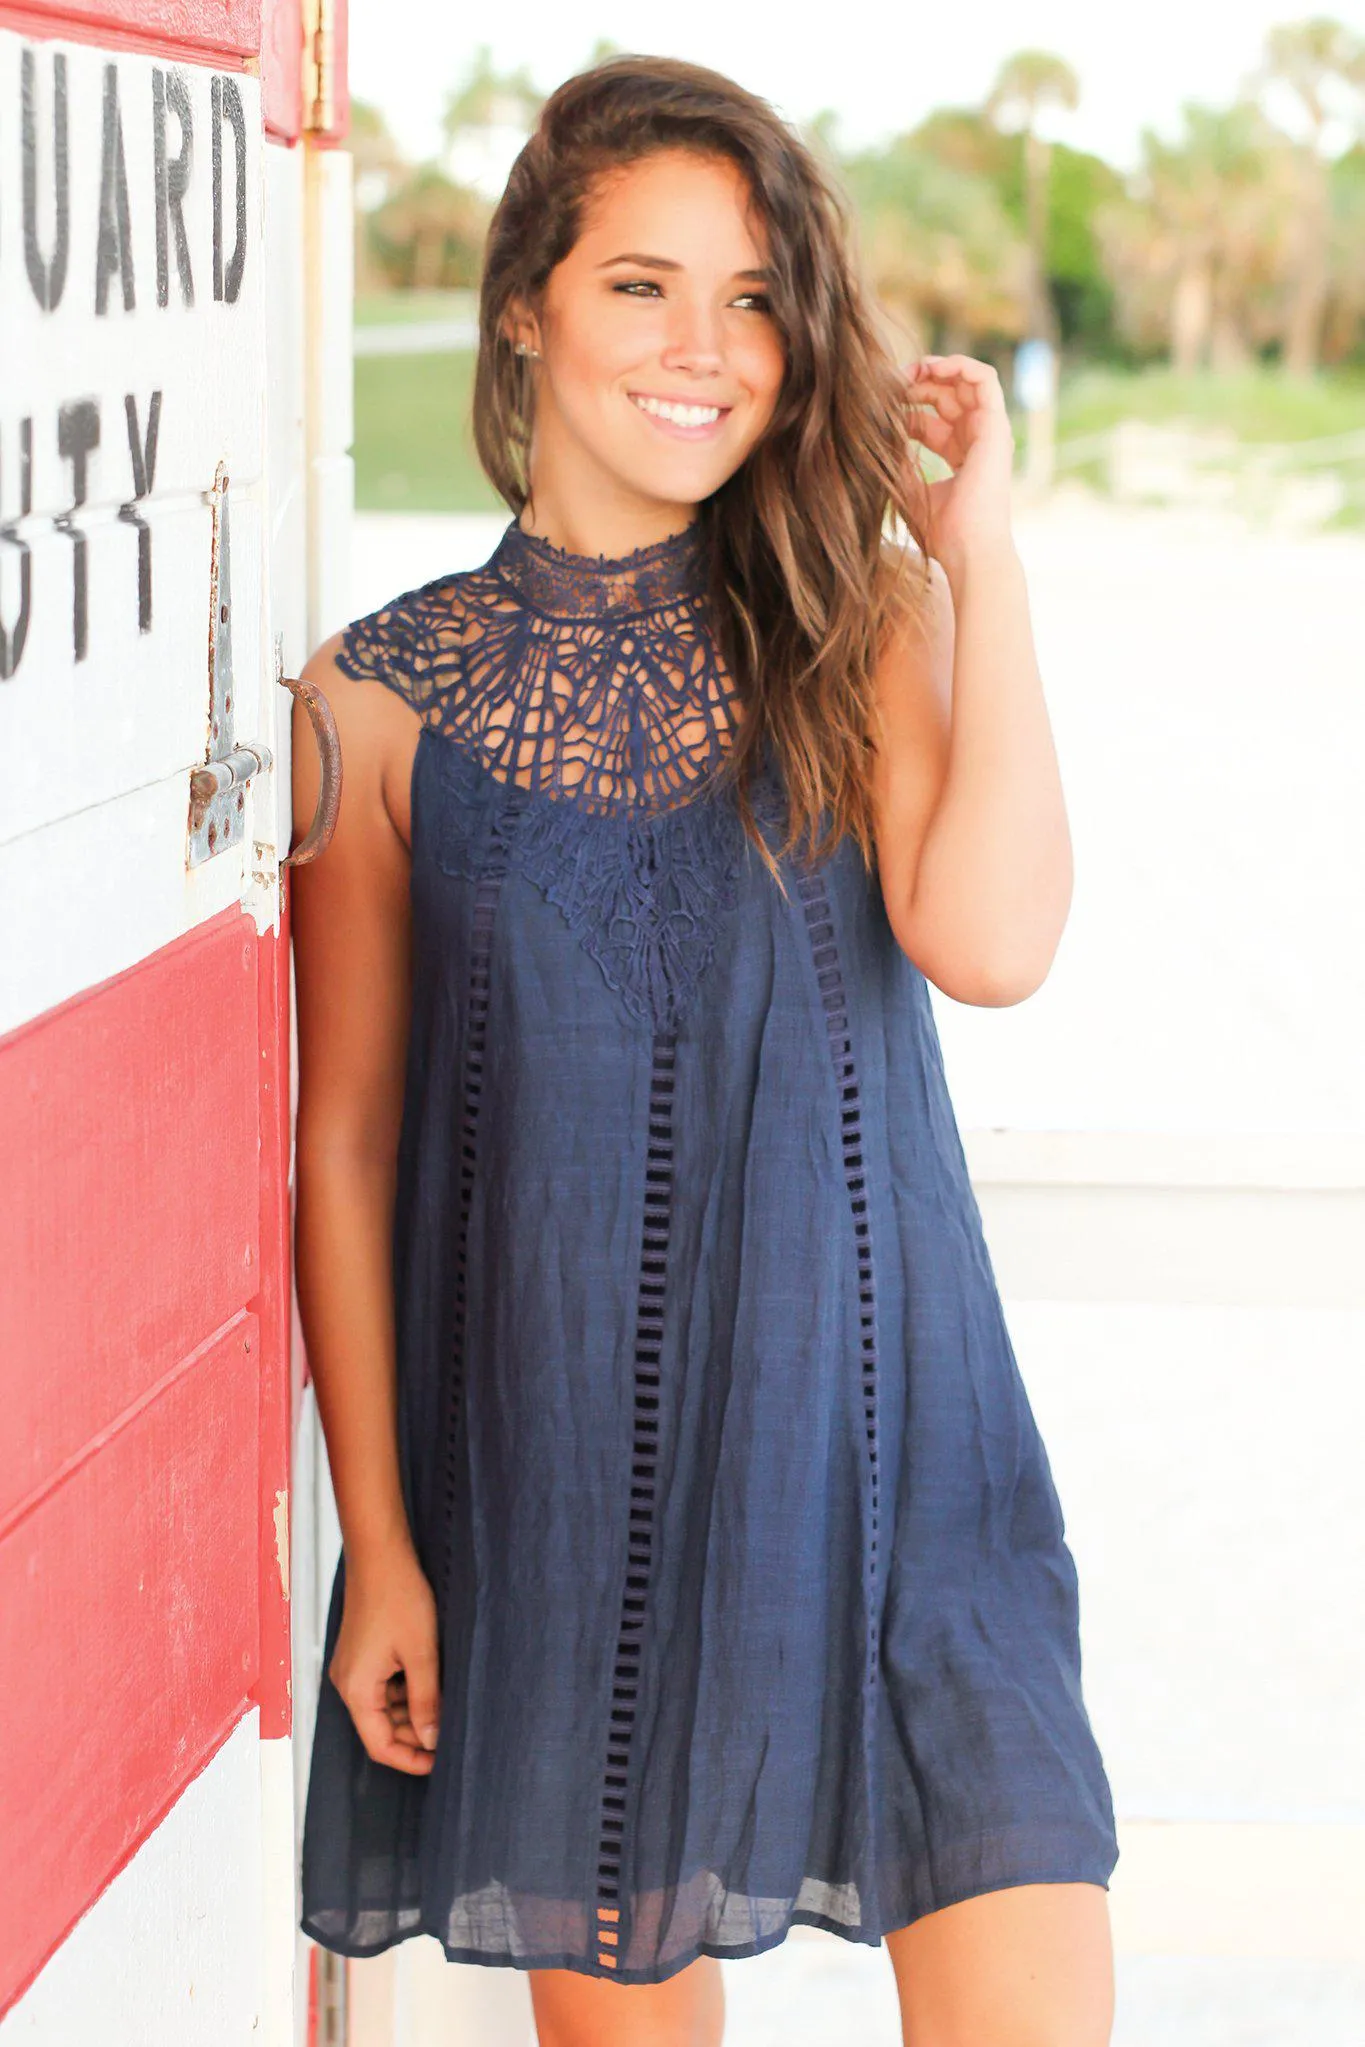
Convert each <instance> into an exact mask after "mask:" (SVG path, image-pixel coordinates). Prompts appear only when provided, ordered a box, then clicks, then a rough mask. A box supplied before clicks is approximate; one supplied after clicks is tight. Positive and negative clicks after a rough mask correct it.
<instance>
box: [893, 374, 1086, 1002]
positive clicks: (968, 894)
mask: <svg viewBox="0 0 1365 2047" xmlns="http://www.w3.org/2000/svg"><path fill="white" fill-rule="evenodd" d="M915 370H916V374H915V376H914V380H913V382H912V391H913V393H914V395H915V396H916V397H919V398H923V399H925V400H927V401H929V402H932V404H933V405H934V407H935V408H936V411H935V412H934V413H930V412H928V411H925V412H924V413H923V414H922V415H921V424H920V428H919V438H920V439H921V440H922V441H923V442H924V445H925V446H926V447H929V448H932V449H933V450H934V452H935V453H937V454H940V455H942V456H943V457H944V459H945V460H946V461H948V462H949V463H951V464H952V467H953V474H952V476H951V477H949V478H946V479H945V480H943V481H942V482H935V483H931V484H930V485H929V497H930V512H931V527H930V534H929V550H930V553H931V554H932V556H933V557H934V558H935V560H936V561H937V563H938V564H939V567H940V569H941V571H942V573H941V575H939V574H935V577H934V583H935V590H936V600H937V601H936V613H935V617H934V620H933V621H932V630H931V631H930V632H929V633H928V634H921V633H917V632H914V631H910V630H906V629H901V630H898V631H895V632H893V633H891V634H890V635H889V636H888V639H887V643H886V647H885V650H884V654H883V658H882V661H881V663H880V666H879V672H878V685H877V697H878V709H879V711H880V714H881V729H882V734H883V740H882V747H881V757H880V759H879V763H878V770H877V777H876V794H875V797H874V804H875V808H876V812H877V827H876V836H877V857H878V866H879V870H880V873H881V878H882V893H883V897H884V899H885V902H886V908H887V914H888V917H889V919H890V921H891V925H892V928H893V930H894V932H895V934H896V938H897V941H898V943H899V944H900V945H901V946H902V948H903V949H904V950H905V952H906V953H908V954H909V956H910V957H911V958H912V959H913V960H914V961H915V962H916V964H917V965H918V966H920V967H921V968H922V970H923V971H924V972H925V973H926V974H927V975H928V976H929V978H930V979H931V980H932V981H933V982H934V984H935V985H936V986H937V987H939V988H941V989H943V991H944V993H945V994H948V995H950V996H952V997H954V999H956V1000H957V1001H960V1002H971V1003H978V1004H989V1005H1003V1004H1008V1003H1014V1002H1022V1001H1023V1000H1024V998H1025V997H1026V996H1028V995H1031V994H1032V993H1033V992H1034V990H1035V989H1036V988H1038V987H1039V986H1040V985H1041V983H1042V982H1043V981H1044V980H1045V979H1046V977H1047V973H1048V969H1049V968H1050V966H1051V964H1052V959H1053V956H1054V954H1055V952H1056V949H1057V945H1058V942H1059V940H1060V938H1061V935H1062V930H1063V928H1064V926H1065V923H1066V919H1067V914H1068V911H1069V909H1070V905H1071V890H1072V858H1071V837H1070V831H1069V828H1068V824H1067V817H1066V806H1065V802H1064V799H1063V795H1062V786H1061V776H1060V772H1059V769H1058V764H1057V755H1056V749H1055V747H1054V745H1053V739H1052V729H1051V724H1050V721H1049V719H1048V713H1047V706H1046V703H1045V702H1044V698H1043V686H1042V678H1041V676H1040V675H1039V672H1038V661H1037V656H1036V653H1035V651H1034V645H1033V627H1032V620H1031V618H1030V615H1029V601H1028V589H1027V585H1026V582H1025V578H1024V568H1023V563H1022V562H1021V560H1020V558H1019V554H1018V551H1017V549H1016V547H1015V544H1014V538H1013V535H1012V532H1011V530H1010V517H1009V513H1010V478H1011V471H1012V467H1013V454H1014V437H1013V434H1012V432H1011V429H1010V424H1009V418H1008V415H1007V413H1006V411H1005V403H1004V397H1003V394H1002V392H1001V389H1000V382H999V378H998V377H997V375H996V373H995V371H994V369H992V368H991V367H990V365H989V364H987V363H980V362H976V361H975V360H974V359H973V358H972V357H970V356H960V355H953V356H925V357H923V358H922V359H921V361H920V362H919V363H918V364H917V365H916V366H915Z"/></svg>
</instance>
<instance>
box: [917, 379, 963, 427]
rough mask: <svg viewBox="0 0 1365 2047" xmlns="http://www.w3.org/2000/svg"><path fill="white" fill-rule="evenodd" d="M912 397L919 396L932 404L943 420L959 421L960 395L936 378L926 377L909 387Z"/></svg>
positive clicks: (960, 409)
mask: <svg viewBox="0 0 1365 2047" xmlns="http://www.w3.org/2000/svg"><path fill="white" fill-rule="evenodd" d="M910 391H911V394H912V396H921V397H922V398H923V399H924V400H926V401H928V402H930V403H932V404H933V405H934V406H935V408H936V409H937V411H938V412H939V414H940V416H941V417H942V418H944V419H960V418H961V417H962V413H963V410H964V406H963V400H962V397H961V395H960V394H959V393H958V392H956V391H954V389H953V387H952V385H951V384H945V383H942V382H940V381H939V379H938V378H936V377H926V378H923V379H921V380H919V381H916V382H912V383H911V385H910Z"/></svg>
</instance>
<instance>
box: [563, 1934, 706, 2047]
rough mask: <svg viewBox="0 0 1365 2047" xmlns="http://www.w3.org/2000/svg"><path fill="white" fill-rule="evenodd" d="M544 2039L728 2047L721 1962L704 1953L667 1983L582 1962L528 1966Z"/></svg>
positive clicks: (575, 2044) (578, 2046)
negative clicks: (610, 1975)
mask: <svg viewBox="0 0 1365 2047" xmlns="http://www.w3.org/2000/svg"><path fill="white" fill-rule="evenodd" d="M527 1975H528V1976H529V1978H530V1983H531V2008H532V2010H533V2012H534V2013H535V2021H536V2038H537V2040H538V2041H539V2043H540V2047H720V2042H721V2035H722V2033H723V2032H724V2030H725V1991H724V1986H723V1983H722V1979H721V1973H720V1963H719V1962H718V1961H717V1960H716V1959H715V1957H714V1956H713V1955H700V1956H699V1957H698V1958H697V1960H696V1961H695V1962H689V1963H688V1965H687V1967H686V1968H685V1969H679V1971H678V1973H677V1975H676V1976H670V1977H669V1978H668V1979H667V1981H666V1982H663V1983H612V1982H610V1981H608V1980H607V1979H606V1978H603V1977H599V1976H583V1975H580V1974H579V1973H578V1971H577V1970H576V1969H528V1971H527Z"/></svg>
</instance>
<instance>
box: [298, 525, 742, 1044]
mask: <svg viewBox="0 0 1365 2047" xmlns="http://www.w3.org/2000/svg"><path fill="white" fill-rule="evenodd" d="M707 606H708V598H707V576H706V562H705V556H704V552H703V547H702V544H701V537H700V532H699V529H698V528H696V527H687V528H685V529H684V530H683V531H682V532H681V533H676V534H672V535H670V536H669V537H668V538H667V539H665V540H661V541H658V542H656V543H655V544H654V545H653V546H650V547H643V548H639V549H637V550H636V551H635V552H634V553H633V554H629V555H622V556H615V557H607V556H602V555H599V556H588V555H577V554H572V553H569V552H568V551H567V550H565V549H562V548H559V547H556V546H554V545H553V544H552V543H551V542H549V541H547V540H544V539H541V538H540V537H539V536H537V535H534V534H530V533H526V532H524V531H523V530H522V528H521V527H520V526H519V525H517V524H516V523H513V524H512V525H510V526H509V527H508V528H507V530H506V532H505V533H504V534H503V536H502V538H501V540H500V541H499V543H498V546H497V548H496V549H495V551H494V553H493V555H492V557H491V558H490V559H489V561H488V562H486V563H485V564H484V566H483V567H482V568H479V569H473V570H469V571H464V572H461V573H458V574H454V575H446V576H440V577H437V578H436V579H435V580H434V581H432V582H430V583H426V584H423V585H422V586H421V587H420V588H419V589H415V590H411V591H408V592H407V593H405V594H404V595H403V596H401V597H398V598H395V599H394V601H393V602H392V603H391V604H387V605H384V606H383V607H382V608H381V609H380V610H378V611H375V612H372V613H370V614H369V615H368V616H367V617H365V618H361V619H357V620H356V621H355V622H354V623H353V624H352V625H350V626H348V627H347V629H346V631H345V633H344V634H343V636H342V641H341V645H340V648H339V650H338V653H337V656H336V661H337V666H338V667H339V668H340V669H342V670H343V672H344V673H345V674H347V675H349V676H352V677H355V678H358V679H374V680H377V681H380V682H383V683H385V684H386V685H387V686H388V687H389V688H391V689H394V690H396V691H397V692H398V693H399V694H400V695H401V696H403V697H404V698H405V699H406V700H407V702H408V703H410V704H411V705H412V706H413V707H414V709H415V710H417V712H418V713H419V714H420V716H421V718H422V720H423V723H424V725H425V726H426V727H428V728H429V729H430V731H431V732H433V733H434V734H436V735H438V737H439V738H440V740H441V741H442V742H444V744H443V745H442V746H441V748H440V759H439V763H438V765H439V773H440V786H441V802H440V804H439V811H438V815H437V817H436V819H435V820H434V834H433V845H434V850H435V856H436V859H437V861H438V862H439V864H440V865H441V867H442V868H443V869H444V870H445V871H447V872H448V873H452V874H461V875H464V876H466V877H468V878H469V879H471V880H475V881H477V880H479V879H480V878H481V877H482V876H483V875H484V873H485V872H486V871H487V870H488V867H489V863H490V862H491V861H497V862H499V863H505V864H506V865H507V866H509V867H515V868H517V869H518V870H519V871H520V872H521V873H523V874H524V875H526V876H527V877H528V878H529V879H530V880H531V881H532V882H534V883H535V884H536V885H537V886H538V887H539V888H540V890H541V891H542V892H543V894H544V895H545V896H546V898H547V899H548V900H549V901H551V902H553V903H554V904H556V905H557V907H558V908H559V910H560V911H561V912H562V914H563V916H564V918H565V920H566V922H567V923H568V925H569V927H570V928H571V930H572V931H573V932H574V933H575V935H576V936H577V937H578V939H579V941H580V943H581V944H582V945H583V946H584V947H585V949H586V950H587V951H588V952H589V953H590V954H591V956H592V957H593V958H594V959H595V960H596V961H597V963H598V965H599V966H600V968H601V970H602V973H603V975H604V976H605V978H606V980H607V982H608V984H609V985H610V986H611V987H612V988H613V989H614V990H615V991H616V993H617V995H618V996H619V997H620V999H621V1000H622V1002H623V1003H624V1004H625V1005H626V1007H627V1009H629V1010H630V1011H631V1013H632V1014H633V1015H635V1016H637V1017H638V1018H640V1019H641V1020H643V1021H645V1022H648V1023H650V1024H651V1025H652V1026H653V1027H654V1028H655V1029H656V1030H672V1029H675V1028H676V1026H677V1024H678V1022H679V1020H680V1018H681V1015H682V1013H683V1010H684V1008H685V1007H686V1005H687V1003H688V1002H689V1001H690V999H691V997H692V996H693V994H694V993H695V990H696V988H697V985H698V983H699V982H700V980H701V977H702V975H703V974H704V973H705V971H706V968H707V966H708V965H709V964H710V962H711V960H712V958H713V956H714V952H715V946H716V942H717V937H718V934H719V931H720V928H721V926H722V924H723V922H724V920H725V918H726V917H727V916H728V915H729V913H730V912H731V911H732V910H733V908H734V904H735V899H736V887H737V881H738V874H739V868H740V863H741V861H742V859H743V857H744V853H745V841H744V830H743V825H742V822H741V820H740V818H739V815H738V812H737V810H736V808H735V804H734V800H733V794H732V792H731V791H730V790H729V789H728V788H727V787H725V786H724V785H722V786H720V787H717V786H715V784H714V777H715V775H716V773H717V771H718V770H719V769H720V768H721V767H722V765H723V763H724V760H725V757H726V755H727V753H728V752H729V749H730V746H731V744H732V741H733V737H734V730H735V726H736V723H737V720H738V710H739V706H738V697H737V693H736V691H735V689H734V687H733V685H732V683H731V681H730V678H729V676H728V675H727V673H726V671H725V669H724V666H723V664H722V662H721V660H720V657H719V652H718V649H717V646H716V643H715V639H714V636H713V634H712V632H711V629H710V625H709V622H708V617H707ZM750 793H751V799H752V801H753V806H754V811H755V815H756V817H757V818H758V820H759V821H760V823H762V822H763V821H764V820H765V819H767V820H769V821H773V822H775V821H776V819H777V816H778V803H777V792H776V787H775V784H774V781H773V779H772V776H771V770H770V767H767V766H765V769H764V772H763V773H762V774H761V775H760V776H759V777H758V778H757V779H756V781H755V783H754V785H753V787H752V789H751V792H750ZM417 829H418V828H417V826H416V824H414V832H416V831H417Z"/></svg>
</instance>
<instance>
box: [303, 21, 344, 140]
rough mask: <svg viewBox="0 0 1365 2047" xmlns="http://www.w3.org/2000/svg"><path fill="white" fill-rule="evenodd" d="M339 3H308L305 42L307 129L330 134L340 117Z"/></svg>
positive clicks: (304, 99)
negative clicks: (338, 106)
mask: <svg viewBox="0 0 1365 2047" xmlns="http://www.w3.org/2000/svg"><path fill="white" fill-rule="evenodd" d="M336 65H337V10H336V0H306V5H305V7H304V39H303V125H304V127H305V129H307V130H308V131H309V133H311V134H330V132H331V130H332V129H333V128H335V126H336V116H337V74H336Z"/></svg>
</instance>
